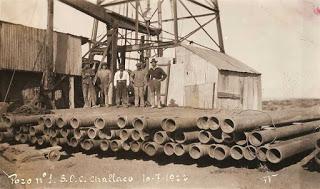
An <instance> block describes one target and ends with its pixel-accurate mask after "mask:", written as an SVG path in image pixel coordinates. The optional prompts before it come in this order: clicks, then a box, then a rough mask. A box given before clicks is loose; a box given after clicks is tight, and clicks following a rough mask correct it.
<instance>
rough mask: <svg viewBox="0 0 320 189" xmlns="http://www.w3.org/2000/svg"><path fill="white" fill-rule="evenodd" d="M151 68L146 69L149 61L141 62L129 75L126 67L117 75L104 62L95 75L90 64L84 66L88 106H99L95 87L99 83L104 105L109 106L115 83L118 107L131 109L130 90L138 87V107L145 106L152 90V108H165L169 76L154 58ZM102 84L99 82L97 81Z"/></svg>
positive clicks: (135, 98)
mask: <svg viewBox="0 0 320 189" xmlns="http://www.w3.org/2000/svg"><path fill="white" fill-rule="evenodd" d="M150 64H151V68H150V69H149V70H148V69H147V68H146V64H145V62H142V63H137V64H136V66H137V69H136V70H135V71H133V72H131V73H130V74H129V72H128V71H127V70H125V68H124V66H123V65H121V66H119V70H118V71H117V72H116V73H115V74H114V77H113V80H112V73H111V71H110V70H109V69H108V68H107V65H106V64H105V63H104V64H102V65H101V69H99V70H98V71H97V73H96V74H95V72H94V70H93V69H92V68H91V67H90V65H89V64H86V65H85V66H84V69H83V71H82V90H83V98H84V107H91V106H96V101H97V95H96V90H95V85H96V83H98V84H97V85H98V88H99V93H100V98H101V99H102V104H103V105H104V106H107V107H108V106H109V98H108V92H109V87H110V85H111V84H112V85H113V86H114V87H115V91H116V92H115V95H116V105H117V107H119V106H120V105H122V106H124V107H128V106H129V101H128V89H129V86H130V85H132V86H133V88H134V105H135V106H136V107H139V106H140V107H145V106H146V101H147V99H146V98H145V97H146V96H147V95H146V91H147V88H148V87H149V92H148V93H149V95H150V103H151V107H152V108H156V107H157V108H161V94H160V91H161V82H162V81H163V80H165V79H166V78H167V74H166V73H165V72H164V71H163V69H162V68H160V67H158V66H157V60H155V59H152V60H151V62H150ZM96 81H98V82H96Z"/></svg>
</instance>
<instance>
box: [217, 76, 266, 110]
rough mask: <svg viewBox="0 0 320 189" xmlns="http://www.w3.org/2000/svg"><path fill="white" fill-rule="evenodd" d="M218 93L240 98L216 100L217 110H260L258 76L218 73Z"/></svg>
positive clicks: (259, 80)
mask: <svg viewBox="0 0 320 189" xmlns="http://www.w3.org/2000/svg"><path fill="white" fill-rule="evenodd" d="M219 92H223V93H228V94H230V95H231V94H232V95H233V96H240V98H218V100H217V107H218V108H228V109H261V77H260V75H253V74H247V73H237V72H230V71H220V74H219V79H218V93H219Z"/></svg>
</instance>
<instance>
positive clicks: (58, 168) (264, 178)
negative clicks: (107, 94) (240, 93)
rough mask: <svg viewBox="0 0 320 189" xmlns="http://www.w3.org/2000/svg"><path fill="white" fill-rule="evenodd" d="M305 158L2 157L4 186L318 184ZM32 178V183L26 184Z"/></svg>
mask: <svg viewBox="0 0 320 189" xmlns="http://www.w3.org/2000/svg"><path fill="white" fill-rule="evenodd" d="M114 155H115V156H114ZM305 155H306V154H305ZM302 158H303V156H301V157H297V158H295V159H294V160H290V162H284V163H282V164H281V165H278V166H271V165H260V164H259V163H258V162H245V161H233V160H229V161H224V162H223V163H222V162H218V161H215V160H211V159H209V158H204V159H201V160H199V161H198V162H197V163H195V161H194V160H192V159H190V158H189V157H187V156H185V157H166V156H160V157H157V158H150V157H147V156H145V155H144V154H134V153H129V155H128V153H126V154H124V153H118V154H100V155H97V154H95V153H94V152H90V153H87V154H84V153H83V152H77V153H73V154H72V155H71V156H67V157H66V156H65V157H63V159H62V160H61V161H58V162H51V161H49V160H36V161H32V162H28V163H23V164H20V165H13V164H11V163H8V162H7V161H6V160H5V159H3V158H0V165H1V169H2V170H3V171H4V172H2V173H1V176H0V188H1V189H7V188H26V189H29V188H30V189H34V188H50V189H51V188H52V189H53V188H55V189H58V188H121V189H122V188H164V187H165V188H217V189H246V188H248V189H254V188H259V189H271V188H286V189H287V188H292V189H317V188H319V186H320V172H319V171H318V170H319V169H318V168H319V167H316V164H314V163H313V162H311V163H309V165H308V166H307V167H306V168H303V167H302V166H301V165H300V164H299V162H300V160H301V159H302ZM266 167H269V168H271V169H267V168H266ZM5 174H8V175H9V177H10V178H14V176H13V174H16V175H17V177H16V178H15V182H16V183H12V180H11V179H10V178H8V176H6V175H5ZM103 177H105V178H103ZM28 179H31V184H26V182H27V180H28ZM40 180H41V181H42V183H41V181H40ZM23 182H25V184H23Z"/></svg>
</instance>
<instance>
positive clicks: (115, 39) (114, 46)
mask: <svg viewBox="0 0 320 189" xmlns="http://www.w3.org/2000/svg"><path fill="white" fill-rule="evenodd" d="M112 27H113V28H112V30H113V32H115V34H114V35H112V42H111V64H110V71H111V74H112V79H111V81H113V77H114V74H115V73H116V71H117V58H118V26H117V25H114V26H112ZM112 86H113V85H112ZM114 94H115V93H114V88H113V87H112V92H111V96H112V103H111V104H112V105H113V104H114V103H115V95H114Z"/></svg>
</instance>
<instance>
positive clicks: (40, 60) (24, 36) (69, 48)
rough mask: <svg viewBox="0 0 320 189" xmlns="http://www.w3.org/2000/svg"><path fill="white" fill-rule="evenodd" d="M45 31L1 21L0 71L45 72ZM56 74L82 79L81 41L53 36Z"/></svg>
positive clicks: (70, 36)
mask: <svg viewBox="0 0 320 189" xmlns="http://www.w3.org/2000/svg"><path fill="white" fill-rule="evenodd" d="M45 36H46V31H45V30H43V29H37V28H32V27H27V26H23V25H18V24H12V23H7V22H2V21H0V69H16V70H22V71H34V72H42V71H43V70H44V66H43V65H44V62H45V61H46V59H45V58H46V52H45V51H46V50H45V49H46V48H45ZM53 40H54V71H55V72H56V73H60V74H67V75H81V56H82V52H81V38H80V37H77V36H73V35H70V34H64V33H59V32H54V38H53Z"/></svg>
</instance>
